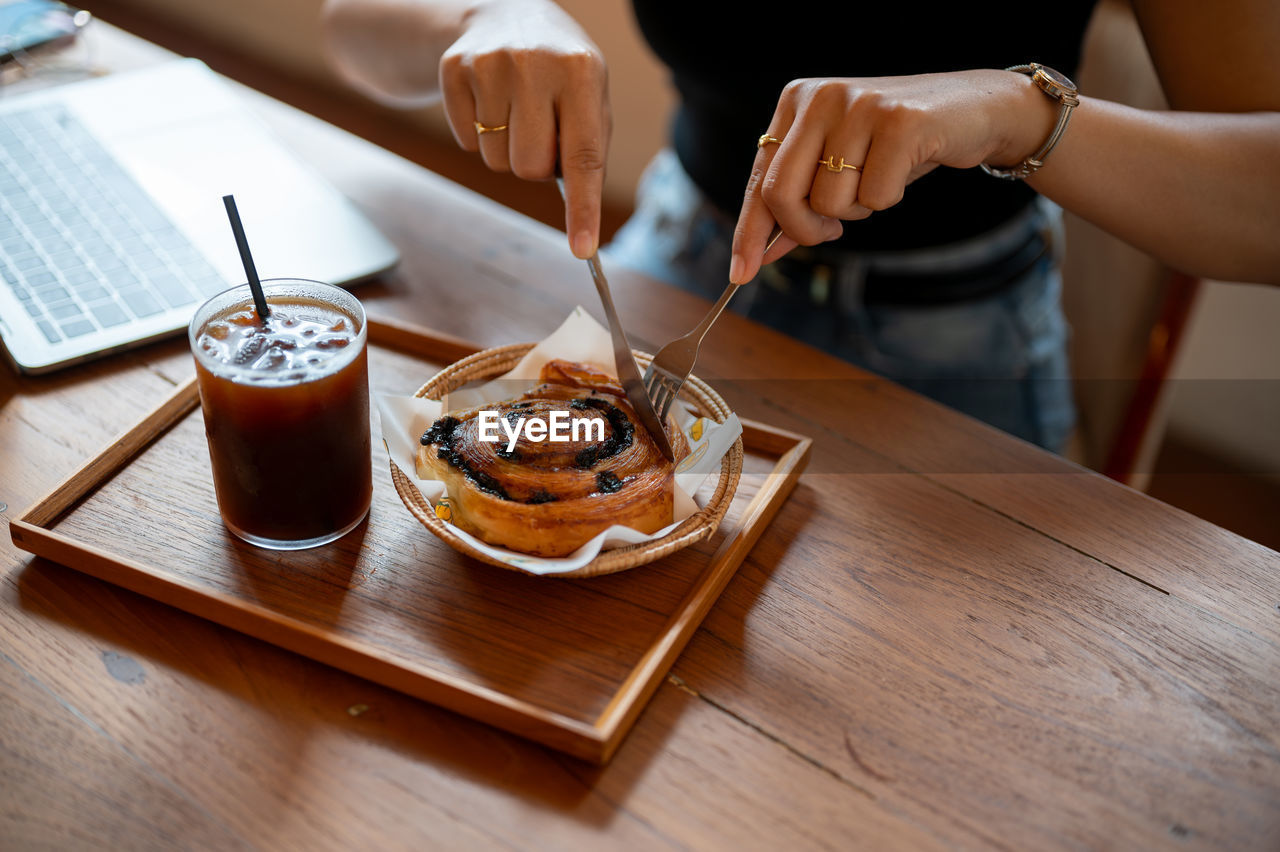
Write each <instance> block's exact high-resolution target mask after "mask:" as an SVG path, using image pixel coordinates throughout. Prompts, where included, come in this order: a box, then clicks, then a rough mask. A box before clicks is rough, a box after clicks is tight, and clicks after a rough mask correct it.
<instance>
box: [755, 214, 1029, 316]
mask: <svg viewBox="0 0 1280 852" xmlns="http://www.w3.org/2000/svg"><path fill="white" fill-rule="evenodd" d="M1048 251H1049V242H1048V240H1047V239H1045V236H1044V235H1043V234H1042V233H1040V232H1039V231H1034V232H1032V233H1031V234H1030V235H1029V236H1028V237H1027V240H1026V241H1025V242H1024V243H1023V244H1022V245H1020V246H1019V247H1018V248H1016V249H1014V250H1013V251H1011V252H1009V253H1008V254H1006V255H1004V256H1003V257H999V258H996V259H994V260H992V261H990V262H988V263H984V264H982V265H980V266H971V267H966V268H964V269H957V270H949V271H946V272H938V273H929V274H923V275H922V274H919V273H898V272H884V271H880V270H875V269H869V270H868V271H867V274H866V277H865V278H864V283H863V290H862V301H863V303H864V304H867V305H884V306H922V305H950V304H957V303H960V302H973V301H977V300H979V299H984V298H986V297H988V296H994V295H995V294H997V293H999V292H1001V291H1003V290H1005V289H1007V288H1008V287H1009V286H1011V285H1012V284H1013V283H1014V282H1016V281H1017V280H1018V279H1019V278H1021V277H1022V276H1023V275H1025V274H1026V273H1027V272H1029V271H1030V270H1031V268H1032V267H1033V266H1035V265H1036V263H1038V262H1039V261H1040V259H1041V258H1042V257H1044V256H1045V255H1046V254H1047V253H1048ZM815 254H816V253H815ZM844 262H846V263H847V262H848V261H847V260H846V261H844ZM815 263H816V264H819V265H825V264H822V261H821V260H820V259H818V258H817V257H813V258H812V259H810V260H802V259H801V258H796V259H795V260H791V259H790V256H788V257H783V258H781V259H779V260H778V266H779V267H781V268H780V269H779V272H781V273H782V274H783V276H784V277H786V278H787V279H789V280H793V281H794V280H796V279H795V278H793V277H792V275H790V274H789V272H790V270H789V269H788V267H793V268H796V272H797V273H799V272H800V271H801V270H800V269H799V268H797V267H798V264H804V266H805V267H807V269H808V271H807V275H809V276H811V275H812V274H813V265H814V264H815ZM831 265H832V266H835V265H836V264H831Z"/></svg>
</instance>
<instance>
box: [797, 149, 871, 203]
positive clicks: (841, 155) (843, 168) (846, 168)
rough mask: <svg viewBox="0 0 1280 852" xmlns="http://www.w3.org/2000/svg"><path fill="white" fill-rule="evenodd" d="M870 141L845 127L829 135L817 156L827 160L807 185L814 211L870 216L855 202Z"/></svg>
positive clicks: (820, 165) (819, 166)
mask: <svg viewBox="0 0 1280 852" xmlns="http://www.w3.org/2000/svg"><path fill="white" fill-rule="evenodd" d="M869 144H870V140H868V139H867V138H866V137H865V135H864V134H859V133H857V132H856V130H850V129H845V128H842V129H841V130H840V132H837V133H835V134H833V135H831V136H830V137H828V139H827V142H826V144H825V145H824V146H823V151H824V152H825V153H824V154H823V156H822V157H821V158H820V159H822V160H825V161H826V163H825V164H819V165H818V170H817V171H816V172H815V173H814V175H813V183H812V185H811V186H810V187H809V206H810V207H811V208H812V209H813V211H814V212H815V213H817V214H818V215H820V216H825V217H827V218H831V219H843V220H848V219H861V218H865V217H866V216H867V215H869V211H864V210H861V209H860V208H859V207H858V204H857V199H858V187H859V186H860V185H861V183H862V177H863V175H864V173H865V172H864V168H865V167H864V165H863V161H864V160H865V159H866V154H867V147H868V145H869Z"/></svg>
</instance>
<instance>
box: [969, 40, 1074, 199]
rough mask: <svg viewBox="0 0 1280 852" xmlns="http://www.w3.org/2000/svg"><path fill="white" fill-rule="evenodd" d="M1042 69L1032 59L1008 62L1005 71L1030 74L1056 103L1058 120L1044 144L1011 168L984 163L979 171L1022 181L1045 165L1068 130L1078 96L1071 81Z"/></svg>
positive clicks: (1044, 67)
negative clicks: (1009, 63)
mask: <svg viewBox="0 0 1280 852" xmlns="http://www.w3.org/2000/svg"><path fill="white" fill-rule="evenodd" d="M1042 69H1046V66H1044V65H1041V64H1039V63H1038V62H1032V63H1030V64H1028V65H1011V66H1009V67H1008V68H1006V69H1004V70H1006V71H1016V72H1019V73H1021V74H1030V75H1031V79H1032V80H1033V81H1034V82H1035V84H1036V86H1037V87H1038V88H1039V89H1040V90H1041V91H1042V92H1044V93H1045V94H1046V95H1048V96H1049V97H1051V98H1053V99H1054V100H1056V101H1057V102H1058V105H1059V106H1058V121H1057V123H1056V124H1054V126H1053V130H1052V132H1050V133H1049V136H1048V138H1047V139H1045V140H1044V144H1043V145H1041V146H1040V147H1039V148H1038V149H1037V150H1036V152H1035V153H1034V154H1032V155H1031V156H1029V157H1027V158H1026V159H1025V160H1023V161H1022V162H1021V163H1018V165H1016V166H1013V167H1012V168H1008V169H1003V168H998V167H995V166H989V165H987V164H986V163H981V164H980V166H981V168H982V170H983V171H984V172H986V173H987V174H989V175H991V176H992V177H998V178H1001V179H1002V180H1025V179H1026V178H1028V177H1030V176H1031V175H1033V174H1035V173H1036V172H1037V171H1039V170H1040V167H1041V166H1043V165H1044V161H1045V159H1046V158H1047V157H1048V156H1049V154H1050V152H1052V151H1053V149H1054V148H1055V147H1057V145H1058V142H1060V141H1061V140H1062V136H1063V134H1064V133H1066V130H1067V122H1069V121H1070V120H1071V112H1072V110H1074V109H1075V108H1076V106H1078V105H1079V103H1080V96H1079V94H1078V92H1077V90H1076V88H1075V84H1074V83H1071V81H1070V80H1067V78H1066V77H1065V76H1064V75H1062V74H1059V73H1058V72H1056V71H1054V72H1052V74H1046V73H1044V70H1042ZM1055 77H1060V78H1061V79H1063V80H1066V81H1067V83H1069V84H1070V85H1069V86H1064V85H1062V84H1060V83H1059V82H1058V81H1057V80H1056V79H1055Z"/></svg>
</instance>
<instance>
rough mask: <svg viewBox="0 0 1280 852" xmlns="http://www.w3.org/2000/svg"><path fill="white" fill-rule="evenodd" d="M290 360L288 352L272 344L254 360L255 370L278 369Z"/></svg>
mask: <svg viewBox="0 0 1280 852" xmlns="http://www.w3.org/2000/svg"><path fill="white" fill-rule="evenodd" d="M288 362H289V355H288V353H286V352H284V351H282V350H280V349H277V348H276V347H274V346H272V347H271V348H270V349H268V350H267V351H266V352H264V353H262V355H261V356H260V357H259V358H258V360H256V361H254V362H253V369H255V370H276V369H279V368H280V367H283V366H284V365H285V364H287V363H288Z"/></svg>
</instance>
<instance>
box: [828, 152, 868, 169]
mask: <svg viewBox="0 0 1280 852" xmlns="http://www.w3.org/2000/svg"><path fill="white" fill-rule="evenodd" d="M818 165H820V166H826V167H827V171H829V172H842V171H844V170H845V169H853V170H854V171H855V172H860V171H862V166H855V165H854V164H853V163H846V162H845V161H844V157H841V158H839V159H836V157H835V156H834V155H832V156H829V157H827V158H826V159H825V160H819V161H818Z"/></svg>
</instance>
